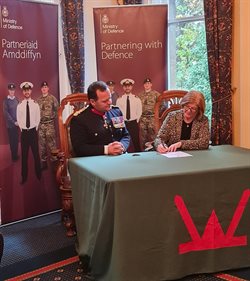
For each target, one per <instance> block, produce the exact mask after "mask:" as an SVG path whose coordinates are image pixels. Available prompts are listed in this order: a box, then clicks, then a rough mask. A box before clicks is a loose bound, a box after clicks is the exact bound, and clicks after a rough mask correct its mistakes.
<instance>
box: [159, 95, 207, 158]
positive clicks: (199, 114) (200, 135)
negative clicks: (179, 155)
mask: <svg viewBox="0 0 250 281" xmlns="http://www.w3.org/2000/svg"><path fill="white" fill-rule="evenodd" d="M180 104H181V106H182V109H181V110H177V111H173V112H170V113H169V114H168V115H167V117H166V118H165V120H164V122H163V124H162V126H161V128H160V130H159V132H158V134H157V136H156V139H155V141H154V146H155V148H156V150H157V151H158V152H159V153H166V152H174V151H176V150H177V149H182V150H198V149H208V146H209V139H210V133H209V123H208V118H207V116H205V115H204V112H205V99H204V96H203V94H202V93H201V92H198V91H189V92H188V93H187V94H186V95H185V96H184V97H183V98H182V100H181V103H180Z"/></svg>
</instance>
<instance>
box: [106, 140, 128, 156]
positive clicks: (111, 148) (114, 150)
mask: <svg viewBox="0 0 250 281" xmlns="http://www.w3.org/2000/svg"><path fill="white" fill-rule="evenodd" d="M123 152H124V147H123V145H122V143H120V142H118V141H114V142H112V143H110V144H109V145H108V155H120V154H123Z"/></svg>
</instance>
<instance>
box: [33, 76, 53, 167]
mask: <svg viewBox="0 0 250 281" xmlns="http://www.w3.org/2000/svg"><path fill="white" fill-rule="evenodd" d="M41 92H42V95H41V96H40V97H39V98H38V100H37V102H38V104H39V107H40V111H41V121H40V124H39V131H38V133H39V146H40V153H41V161H42V163H41V168H42V169H43V170H44V169H47V168H48V163H47V159H48V150H49V153H50V160H51V161H55V160H56V158H55V156H53V155H52V154H51V151H52V150H54V149H56V130H55V119H56V116H57V110H58V101H57V99H56V98H55V97H54V96H53V95H50V94H49V87H48V83H47V82H46V81H44V82H42V84H41Z"/></svg>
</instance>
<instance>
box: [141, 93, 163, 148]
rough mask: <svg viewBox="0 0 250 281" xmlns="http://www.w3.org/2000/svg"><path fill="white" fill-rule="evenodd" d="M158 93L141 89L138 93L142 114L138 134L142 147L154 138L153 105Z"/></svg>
mask: <svg viewBox="0 0 250 281" xmlns="http://www.w3.org/2000/svg"><path fill="white" fill-rule="evenodd" d="M159 95H160V93H159V92H157V91H155V90H151V91H150V92H145V91H143V92H142V93H140V94H139V97H140V99H141V103H142V116H141V119H140V136H141V144H142V147H143V148H145V143H146V142H152V141H153V140H154V139H155V136H156V133H157V132H156V131H155V122H154V107H155V103H156V101H157V98H158V97H159Z"/></svg>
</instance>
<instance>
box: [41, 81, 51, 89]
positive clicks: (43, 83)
mask: <svg viewBox="0 0 250 281" xmlns="http://www.w3.org/2000/svg"><path fill="white" fill-rule="evenodd" d="M45 86H47V87H48V86H49V84H48V82H47V81H43V82H42V84H41V88H42V87H45Z"/></svg>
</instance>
